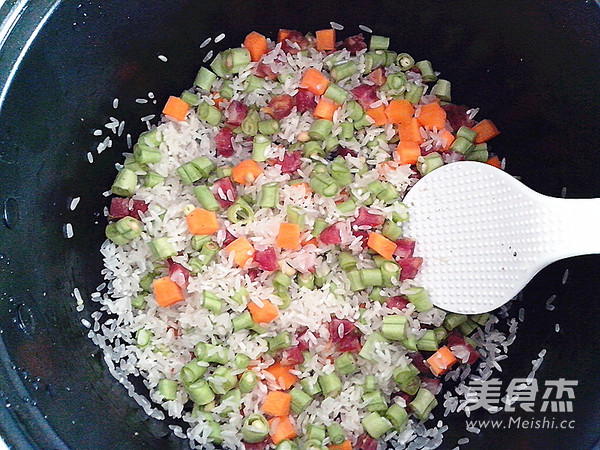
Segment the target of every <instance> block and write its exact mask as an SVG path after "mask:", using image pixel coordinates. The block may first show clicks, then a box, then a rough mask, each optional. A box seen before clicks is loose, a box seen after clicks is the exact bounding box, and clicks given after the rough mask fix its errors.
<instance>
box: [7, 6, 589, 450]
mask: <svg viewBox="0 0 600 450" xmlns="http://www.w3.org/2000/svg"><path fill="white" fill-rule="evenodd" d="M0 16H1V17H0V18H1V19H2V20H3V21H4V23H3V25H2V30H0V32H1V33H2V34H0V45H1V46H2V47H1V52H2V53H1V58H0V86H1V88H2V91H1V92H2V94H1V96H0V101H1V105H0V106H1V109H0V174H1V177H0V201H2V202H3V203H4V222H5V223H4V224H3V225H0V253H1V257H0V331H1V332H2V335H1V338H2V340H1V341H0V365H1V369H0V370H1V372H2V376H1V378H0V390H1V395H2V402H3V403H5V404H6V407H4V406H3V407H1V408H0V428H1V432H2V435H3V437H4V439H5V440H6V441H7V443H8V444H9V445H11V446H13V447H14V448H18V449H28V448H43V449H54V448H56V449H58V448H67V447H70V448H77V449H98V448H123V449H125V448H185V444H183V443H182V441H180V440H178V439H177V438H175V437H173V436H172V435H171V434H170V432H169V430H168V428H167V424H166V423H164V422H157V421H154V420H151V419H148V418H147V417H146V416H145V414H144V413H143V411H142V410H141V409H140V408H139V407H138V406H137V404H136V403H135V402H134V401H133V400H132V399H131V398H129V397H128V396H127V395H126V392H125V390H124V389H123V388H122V387H121V385H119V384H118V383H117V382H116V381H115V380H114V379H113V378H112V377H111V375H110V374H109V373H108V371H107V370H106V367H105V365H104V362H103V360H102V355H101V354H100V352H99V350H98V349H97V348H96V347H94V345H93V344H92V343H91V342H90V341H89V340H88V338H87V337H86V329H85V328H84V327H83V326H82V325H81V322H80V320H81V319H82V318H87V319H89V315H90V313H91V312H92V311H93V310H94V308H95V305H94V304H93V302H91V301H89V300H87V298H88V297H89V294H90V293H91V292H93V291H94V289H95V287H96V286H97V285H98V284H100V282H101V281H102V278H101V276H100V270H101V268H102V261H101V258H100V254H99V252H98V249H99V247H100V244H101V243H102V241H103V239H104V236H103V231H104V225H105V224H104V218H103V217H102V215H101V211H102V208H103V206H105V205H106V204H107V202H108V201H107V199H106V198H105V197H103V196H102V192H103V191H105V190H107V189H108V188H109V186H110V184H111V181H112V179H113V177H114V174H115V171H114V167H113V164H114V163H115V162H117V161H119V160H121V156H120V153H121V152H122V151H124V149H125V140H124V138H121V139H116V140H115V144H114V147H113V149H111V150H107V151H105V152H103V153H102V154H101V155H97V154H96V152H95V151H94V148H95V145H96V143H97V141H98V139H97V138H96V137H94V136H93V135H92V133H91V132H92V130H93V129H94V128H97V127H101V126H102V125H103V124H104V123H105V122H106V121H107V118H108V117H109V116H112V115H114V116H116V117H119V118H120V119H124V120H125V121H126V124H127V127H126V128H127V131H126V132H129V133H131V134H132V135H134V136H135V135H136V134H137V133H139V132H140V131H142V129H143V124H142V123H141V122H140V121H139V117H140V116H143V115H146V114H152V113H159V112H160V109H161V106H162V105H163V104H164V102H165V100H166V98H167V96H168V95H169V94H174V95H178V94H179V93H180V92H181V91H182V90H183V89H185V88H186V87H188V85H190V84H191V81H192V80H193V77H194V75H195V73H196V71H197V69H198V67H199V66H200V65H201V61H202V58H203V57H204V56H205V55H206V53H207V51H208V50H209V49H213V50H215V51H216V50H220V49H224V48H227V47H230V46H234V45H236V44H239V42H241V41H242V40H243V37H244V36H245V34H247V33H248V32H249V31H251V30H257V31H260V32H262V33H264V34H266V35H268V36H270V37H274V36H275V33H276V30H277V29H278V28H291V29H299V30H301V31H303V32H308V31H311V30H316V29H321V28H326V27H328V26H329V21H336V22H338V23H341V24H343V25H345V27H346V29H345V30H344V31H343V32H341V34H342V35H351V34H355V33H356V32H358V31H359V30H358V25H359V24H365V25H368V26H370V27H371V28H373V30H374V31H375V32H376V33H377V34H381V35H387V36H390V37H391V40H392V46H393V48H394V49H396V50H399V51H406V52H408V53H410V54H412V55H414V56H415V57H417V58H427V59H430V60H431V61H432V62H433V65H434V67H435V68H436V69H437V70H440V71H441V72H442V73H443V75H444V77H445V78H447V79H449V80H452V82H453V97H454V99H455V101H457V102H458V103H464V104H466V105H470V106H480V107H481V110H482V111H481V117H488V118H491V119H492V120H493V121H494V122H495V123H496V124H497V125H498V126H499V128H500V129H501V131H502V134H501V136H500V137H498V138H497V139H495V141H494V144H493V150H494V151H495V152H496V153H498V154H499V155H500V156H502V157H506V159H507V161H508V164H507V169H508V171H509V172H510V173H512V174H514V175H519V176H521V177H522V180H523V181H524V182H525V183H526V184H527V185H529V186H530V187H532V188H533V189H535V190H538V191H539V192H541V193H544V194H547V195H553V196H560V195H561V191H562V190H563V187H566V195H567V197H573V198H574V197H600V176H598V174H599V173H600V151H599V150H600V147H599V145H598V137H599V136H600V126H599V123H600V120H599V117H600V83H599V81H598V80H599V79H600V77H599V76H598V74H599V73H600V10H599V8H598V5H597V4H596V3H595V2H593V1H589V0H588V1H570V2H564V1H560V0H555V1H537V2H531V1H517V0H515V1H502V2H498V1H483V0H471V1H461V2H443V1H433V0H431V1H427V0H421V1H414V2H413V1H402V2H399V1H396V2H394V1H385V2H352V1H351V2H348V1H345V2H339V1H330V2H312V1H304V2H283V1H263V2H245V1H211V2H200V1H197V0H180V1H176V2H173V1H166V0H154V1H152V2H147V1H140V0H129V1H126V2H125V1H109V0H105V1H102V2H100V1H81V2H79V1H63V2H59V1H50V0H37V1H30V2H27V1H24V2H19V1H17V0H8V1H6V2H5V3H4V5H3V6H2V8H1V9H0ZM220 32H225V33H226V37H225V39H224V40H223V41H222V42H220V43H218V44H211V45H210V46H209V47H207V48H204V49H201V48H200V43H201V42H202V41H203V40H204V39H205V38H206V37H209V36H210V37H215V36H217V35H218V34H219V33H220ZM159 54H164V55H167V56H168V58H169V60H168V62H167V63H163V62H161V61H160V60H159V59H158V58H157V56H158V55H159ZM148 91H153V92H154V94H155V95H156V99H157V104H156V105H154V104H152V103H148V104H145V105H140V104H137V103H135V101H134V100H135V98H138V97H146V95H147V93H148ZM114 97H118V98H119V99H120V106H119V108H118V110H116V111H115V110H113V109H112V99H113V98H114ZM88 151H91V152H92V153H94V156H95V162H94V164H93V165H91V164H89V163H88V161H87V158H86V154H87V152H88ZM78 196H79V197H81V203H80V205H79V206H78V207H77V209H76V210H75V211H70V210H69V209H68V205H69V199H70V198H72V197H78ZM66 223H71V224H72V226H73V229H74V237H73V238H72V239H65V238H64V235H63V233H64V230H63V225H64V224H66ZM599 262H600V260H599V259H598V257H597V256H586V257H579V258H572V259H570V260H565V261H561V262H558V263H555V264H553V265H551V266H550V267H548V268H546V269H544V270H543V271H542V272H541V273H540V274H539V275H538V276H537V277H536V278H535V279H534V280H533V281H532V282H531V283H530V284H529V286H528V287H527V288H526V289H525V291H524V294H523V297H524V300H523V301H522V302H520V303H517V304H516V305H514V306H513V312H516V310H518V309H519V308H521V307H522V308H524V310H525V321H524V323H523V324H521V325H520V327H519V328H520V330H519V333H518V337H517V340H516V342H515V344H514V345H513V346H512V347H511V349H510V352H509V355H510V358H509V359H508V360H506V361H505V364H504V366H503V368H504V371H503V373H502V380H503V382H504V387H506V386H507V384H508V383H509V381H510V380H511V379H513V378H516V377H526V376H527V374H528V373H529V371H530V370H531V360H532V359H535V358H537V354H538V352H540V350H541V349H542V348H545V349H547V352H548V353H547V355H546V357H545V359H544V363H543V365H542V367H541V368H540V370H539V371H538V372H537V380H538V383H539V385H540V392H539V393H538V396H537V399H538V402H537V403H536V408H535V412H534V413H533V414H528V413H525V412H524V411H522V410H519V409H518V410H517V411H516V412H513V413H510V412H501V413H499V414H497V415H494V416H491V415H490V414H487V413H485V412H482V411H481V410H479V411H477V412H476V413H474V414H473V416H474V417H475V418H478V419H494V418H495V419H504V420H505V421H506V422H505V424H507V423H508V420H509V419H510V418H513V421H514V420H515V419H516V418H517V417H521V418H522V419H521V420H525V419H531V418H533V419H534V420H535V419H540V420H541V419H542V418H544V417H546V418H547V420H552V419H553V420H554V424H555V426H556V427H560V426H561V425H562V424H564V425H565V426H566V427H567V428H566V429H561V428H555V429H547V428H546V429H535V426H534V425H532V428H534V429H530V428H523V426H521V428H519V429H516V428H515V426H514V425H513V426H512V428H511V429H485V430H482V432H481V434H480V435H473V434H469V433H467V432H466V431H465V417H464V416H462V415H460V414H459V415H456V416H453V417H451V418H448V419H447V420H444V422H445V423H447V424H448V425H449V426H450V430H449V431H448V432H447V434H446V439H445V441H444V444H443V448H452V447H454V446H455V445H456V442H457V440H458V439H459V438H460V437H463V436H468V437H469V438H470V443H469V444H468V445H466V446H464V447H463V448H474V449H476V448H490V449H492V448H498V449H500V448H502V449H505V448H519V449H534V448H547V449H563V448H570V449H573V448H591V447H594V446H597V445H598V440H599V437H600V431H599V430H600V385H599V383H598V380H599V375H600V359H599V358H598V356H597V355H598V351H597V349H596V347H595V344H596V343H598V342H600V326H598V324H599V323H600V306H599V305H600V302H599V301H598V297H597V295H598V291H599V290H600V282H599V280H600V264H599ZM566 269H569V276H568V280H567V281H566V284H562V282H561V279H562V277H563V273H564V272H565V270H566ZM75 287H78V288H79V289H80V290H81V293H82V296H83V297H84V298H85V299H86V301H85V303H86V309H85V311H84V312H82V313H77V312H76V311H75V306H76V302H75V299H74V298H73V296H72V292H73V289H74V288H75ZM553 294H556V296H557V297H556V300H555V302H554V304H555V305H556V310H555V311H548V310H547V309H546V308H545V305H546V300H547V299H548V298H549V297H550V296H551V295H553ZM556 323H559V324H560V331H559V332H556V331H555V324H556ZM559 378H565V379H567V380H577V381H578V386H577V387H576V388H575V399H574V400H573V403H572V406H573V411H572V412H565V413H558V412H557V413H551V412H546V413H542V412H540V406H541V396H542V390H543V385H544V383H545V382H546V381H549V380H556V379H559ZM440 409H441V408H440ZM438 412H439V413H441V412H442V411H440V410H438ZM563 420H565V421H567V422H562V421H563ZM570 421H573V422H570ZM571 425H572V428H569V426H571ZM538 428H539V427H538Z"/></svg>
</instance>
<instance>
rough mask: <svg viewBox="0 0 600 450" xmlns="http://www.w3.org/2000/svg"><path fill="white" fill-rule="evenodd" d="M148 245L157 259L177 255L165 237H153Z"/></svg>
mask: <svg viewBox="0 0 600 450" xmlns="http://www.w3.org/2000/svg"><path fill="white" fill-rule="evenodd" d="M148 246H149V247H150V250H152V254H153V255H154V257H155V258H156V259H159V260H163V259H167V258H171V257H172V256H175V255H177V251H176V250H175V249H174V248H173V246H172V245H171V243H170V242H169V238H167V237H161V238H157V239H154V240H153V241H150V242H149V243H148Z"/></svg>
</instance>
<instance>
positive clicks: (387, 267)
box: [379, 261, 402, 288]
mask: <svg viewBox="0 0 600 450" xmlns="http://www.w3.org/2000/svg"><path fill="white" fill-rule="evenodd" d="M379 270H380V271H381V278H382V280H383V286H384V287H390V288H391V287H394V286H397V285H398V280H399V279H400V272H401V271H402V268H401V267H400V266H399V265H398V264H396V263H395V262H394V261H385V262H384V263H383V264H382V265H381V267H380V268H379Z"/></svg>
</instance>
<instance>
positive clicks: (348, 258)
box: [338, 252, 357, 272]
mask: <svg viewBox="0 0 600 450" xmlns="http://www.w3.org/2000/svg"><path fill="white" fill-rule="evenodd" d="M338 262H339V263H340V267H341V268H342V270H343V271H344V272H350V271H352V270H356V264H357V261H356V258H355V257H354V256H353V255H352V253H350V252H341V253H340V254H339V256H338Z"/></svg>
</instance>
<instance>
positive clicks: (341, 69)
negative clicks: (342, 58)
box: [330, 61, 358, 83]
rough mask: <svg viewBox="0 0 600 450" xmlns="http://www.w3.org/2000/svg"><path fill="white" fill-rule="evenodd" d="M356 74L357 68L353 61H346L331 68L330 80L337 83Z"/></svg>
mask: <svg viewBox="0 0 600 450" xmlns="http://www.w3.org/2000/svg"><path fill="white" fill-rule="evenodd" d="M356 72H358V67H357V66H356V63H355V62H354V61H347V62H345V63H342V64H338V65H336V66H334V67H332V68H331V71H330V75H331V78H333V80H334V81H335V82H336V83H337V82H339V81H341V80H343V79H345V78H348V77H350V76H352V75H354V74H355V73H356Z"/></svg>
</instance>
